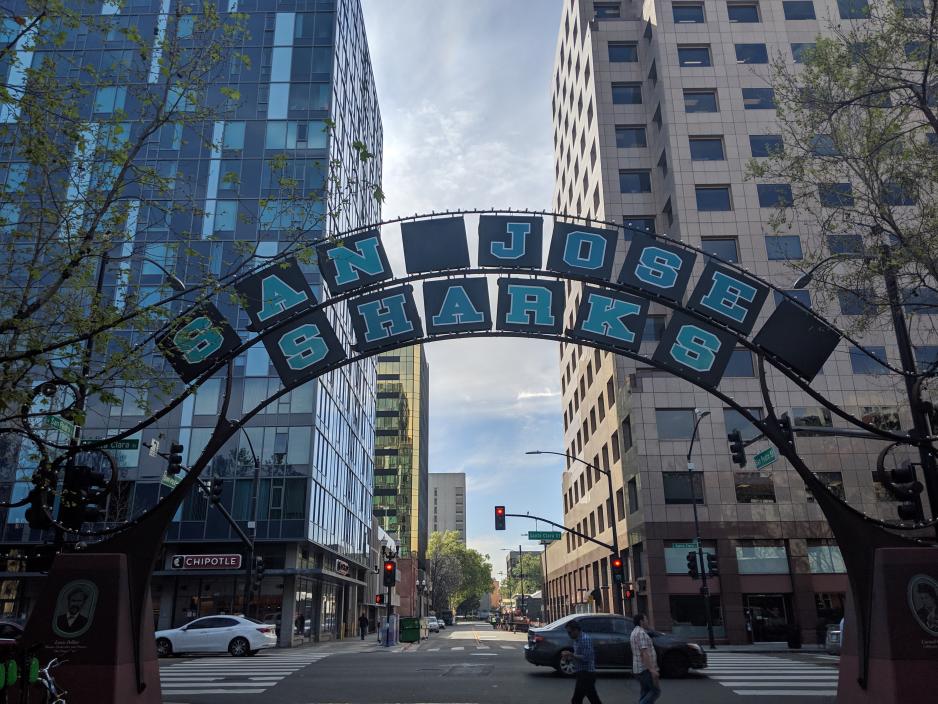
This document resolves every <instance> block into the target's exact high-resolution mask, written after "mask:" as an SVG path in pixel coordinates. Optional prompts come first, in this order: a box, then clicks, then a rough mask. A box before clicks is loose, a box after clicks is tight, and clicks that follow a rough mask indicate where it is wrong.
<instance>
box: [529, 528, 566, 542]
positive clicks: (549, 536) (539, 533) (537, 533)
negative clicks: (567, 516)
mask: <svg viewBox="0 0 938 704" xmlns="http://www.w3.org/2000/svg"><path fill="white" fill-rule="evenodd" d="M528 540H560V531H559V530H529V531H528Z"/></svg>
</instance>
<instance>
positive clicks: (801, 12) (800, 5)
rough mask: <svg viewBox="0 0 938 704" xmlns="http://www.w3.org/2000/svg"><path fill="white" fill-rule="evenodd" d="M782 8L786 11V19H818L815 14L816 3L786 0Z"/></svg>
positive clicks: (802, 0)
mask: <svg viewBox="0 0 938 704" xmlns="http://www.w3.org/2000/svg"><path fill="white" fill-rule="evenodd" d="M782 9H783V10H784V11H785V19H786V20H813V19H817V16H816V15H815V14H814V3H813V2H810V1H807V2H806V1H804V0H785V2H783V3H782Z"/></svg>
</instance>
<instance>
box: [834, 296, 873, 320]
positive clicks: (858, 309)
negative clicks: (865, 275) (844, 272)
mask: <svg viewBox="0 0 938 704" xmlns="http://www.w3.org/2000/svg"><path fill="white" fill-rule="evenodd" d="M872 297H873V292H872V291H838V292H837V300H838V301H839V303H840V312H841V313H843V314H844V315H872V314H874V313H875V312H876V306H875V305H874V304H873V303H872V302H871V299H872Z"/></svg>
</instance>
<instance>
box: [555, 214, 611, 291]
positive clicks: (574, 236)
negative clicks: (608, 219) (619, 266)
mask: <svg viewBox="0 0 938 704" xmlns="http://www.w3.org/2000/svg"><path fill="white" fill-rule="evenodd" d="M618 239H619V231H618V230H602V229H599V228H597V227H585V226H583V225H572V224H570V223H566V222H554V234H553V236H552V238H551V241H550V252H549V253H548V255H547V268H548V269H550V270H551V271H559V272H561V273H563V274H574V275H577V276H593V277H595V278H598V279H606V280H607V281H609V280H611V279H612V262H613V260H614V259H615V256H616V242H617V241H618Z"/></svg>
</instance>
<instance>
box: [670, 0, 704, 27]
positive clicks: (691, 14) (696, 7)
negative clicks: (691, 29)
mask: <svg viewBox="0 0 938 704" xmlns="http://www.w3.org/2000/svg"><path fill="white" fill-rule="evenodd" d="M671 13H672V16H673V17H674V24H703V23H704V21H705V20H704V8H703V3H702V2H681V3H677V2H676V3H674V4H673V5H671Z"/></svg>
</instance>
